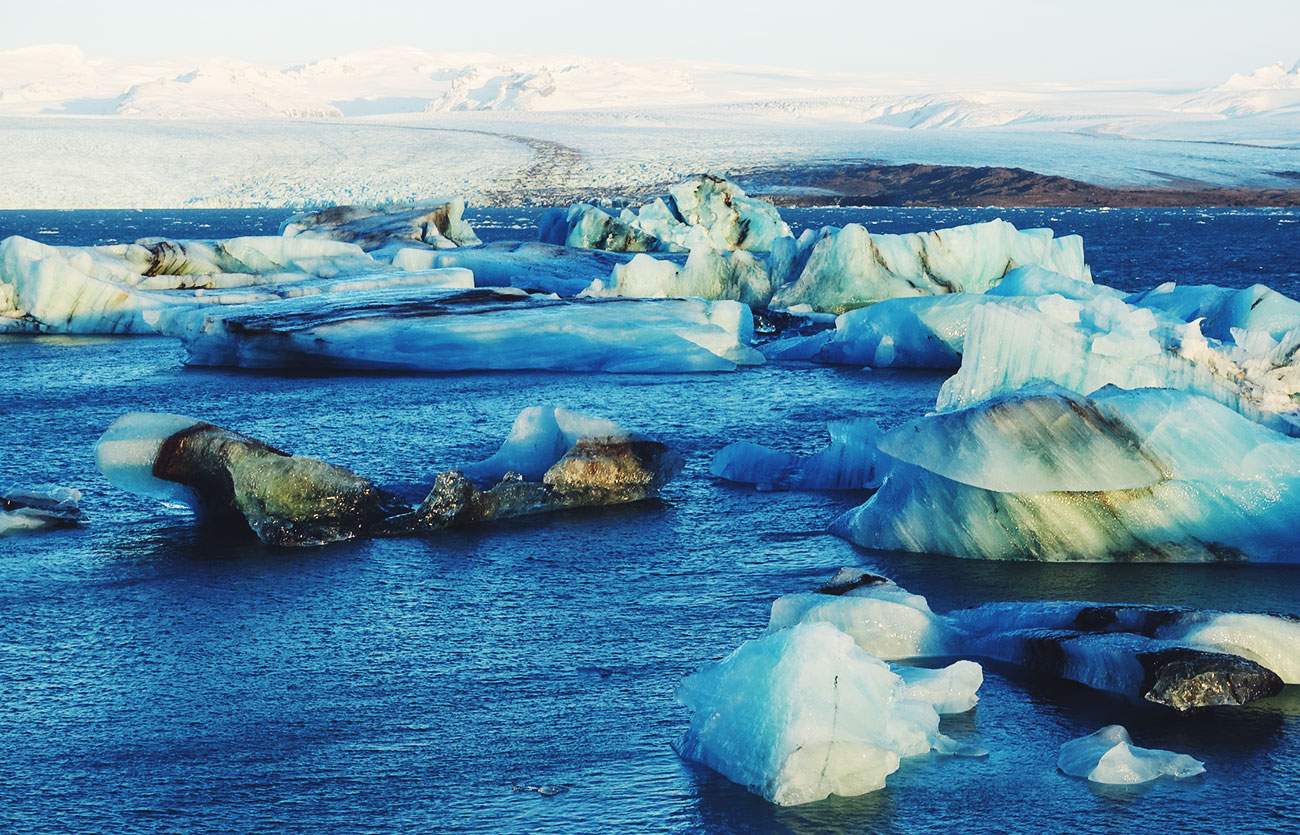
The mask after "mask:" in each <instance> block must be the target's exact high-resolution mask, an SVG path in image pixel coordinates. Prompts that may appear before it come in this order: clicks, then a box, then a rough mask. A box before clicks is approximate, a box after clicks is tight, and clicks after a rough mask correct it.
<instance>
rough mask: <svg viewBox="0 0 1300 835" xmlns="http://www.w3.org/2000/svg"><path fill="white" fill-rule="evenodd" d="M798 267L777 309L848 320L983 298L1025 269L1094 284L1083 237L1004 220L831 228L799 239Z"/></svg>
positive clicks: (782, 291) (781, 292)
mask: <svg viewBox="0 0 1300 835" xmlns="http://www.w3.org/2000/svg"><path fill="white" fill-rule="evenodd" d="M797 262H798V263H797V264H796V267H797V270H796V273H797V276H798V277H797V278H796V279H795V280H794V281H793V282H791V283H788V284H786V285H785V286H782V287H780V289H778V290H777V292H776V294H775V296H774V297H773V299H772V302H771V304H772V306H773V307H777V308H789V307H793V306H795V305H798V304H806V305H809V306H811V307H812V308H813V309H814V310H821V311H832V312H836V313H843V312H845V311H847V310H852V309H853V308H858V307H862V306H864V305H868V304H872V303H874V302H879V301H883V300H885V299H891V298H900V297H909V296H929V295H936V294H942V293H958V292H971V293H982V292H984V291H985V290H988V289H989V288H991V287H992V286H994V285H995V284H996V283H997V282H998V281H1000V280H1001V279H1002V278H1003V276H1005V275H1006V274H1007V273H1008V272H1010V271H1011V270H1014V269H1016V268H1017V267H1020V266H1024V265H1027V264H1037V265H1039V266H1042V267H1044V268H1046V269H1048V270H1051V271H1053V272H1056V273H1060V274H1061V275H1064V276H1066V277H1067V278H1071V279H1074V280H1076V281H1082V282H1091V281H1092V273H1091V271H1090V270H1089V269H1088V266H1087V264H1086V263H1085V262H1084V257H1083V240H1082V239H1081V238H1079V237H1078V236H1076V235H1068V236H1066V237H1063V238H1056V237H1055V236H1054V234H1053V232H1052V230H1050V229H1027V230H1024V231H1020V230H1017V229H1016V228H1015V227H1014V226H1013V225H1011V224H1010V223H1007V222H1006V221H1004V220H992V221H988V222H987V223H977V224H973V225H970V226H958V227H954V228H952V229H940V230H937V231H934V232H922V233H910V234H905V235H872V234H871V233H870V232H868V231H867V230H866V228H864V227H863V226H860V225H858V224H856V223H850V224H848V225H846V226H844V227H843V228H842V229H834V228H831V227H827V228H825V229H822V230H821V232H820V233H817V234H813V235H809V234H808V233H805V235H804V236H803V237H801V238H800V240H799V256H798V259H797ZM798 264H802V266H801V267H798Z"/></svg>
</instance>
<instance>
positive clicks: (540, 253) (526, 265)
mask: <svg viewBox="0 0 1300 835" xmlns="http://www.w3.org/2000/svg"><path fill="white" fill-rule="evenodd" d="M631 258H632V256H630V255H626V254H624V253H621V252H603V251H601V250H597V249H577V248H574V247H568V246H555V245H553V244H546V243H536V242H529V243H513V242H506V241H501V242H497V243H490V244H486V245H484V246H476V247H460V248H458V249H450V250H447V249H444V250H437V251H433V250H427V249H423V250H416V249H401V250H399V251H398V252H397V254H396V255H395V256H394V258H393V265H394V266H395V267H398V268H399V269H404V270H429V269H449V268H458V269H465V270H469V271H471V272H472V273H473V274H474V285H475V286H478V287H514V288H516V289H519V290H526V291H528V292H529V293H555V294H557V295H559V296H565V297H568V296H577V295H579V294H580V293H582V292H583V291H584V290H586V289H587V288H588V287H589V286H591V285H592V283H593V282H596V281H601V282H606V281H608V280H609V278H610V275H611V274H612V273H613V272H614V270H615V269H616V268H617V267H620V266H622V265H624V264H627V263H628V261H629V260H630V259H631Z"/></svg>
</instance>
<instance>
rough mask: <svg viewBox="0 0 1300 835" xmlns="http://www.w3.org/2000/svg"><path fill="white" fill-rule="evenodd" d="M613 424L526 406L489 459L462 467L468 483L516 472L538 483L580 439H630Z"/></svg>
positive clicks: (564, 410)
mask: <svg viewBox="0 0 1300 835" xmlns="http://www.w3.org/2000/svg"><path fill="white" fill-rule="evenodd" d="M629 437H631V436H630V435H629V434H628V433H627V432H626V431H625V430H624V429H622V428H621V427H620V426H619V425H618V424H616V423H614V422H613V421H609V420H605V419H604V418H597V417H590V416H588V415H584V414H580V413H578V412H571V411H569V410H568V409H561V408H556V407H554V406H529V407H528V408H526V409H524V410H523V411H522V412H520V413H519V415H518V416H517V417H516V418H515V422H514V424H513V425H512V426H511V427H510V434H509V435H508V436H507V437H506V439H505V441H504V442H503V443H502V444H501V448H500V449H498V450H497V451H496V452H495V453H494V454H493V455H491V456H490V457H488V458H486V459H484V460H482V461H479V462H478V463H476V464H470V465H469V466H467V467H462V468H461V472H463V473H464V474H465V475H466V476H467V477H468V478H470V479H471V480H486V481H488V482H496V481H500V480H501V479H502V478H504V477H505V475H506V473H512V472H513V473H519V474H520V475H522V476H523V477H524V478H525V479H527V480H529V481H540V480H541V479H542V476H543V475H545V474H546V471H547V470H549V469H550V468H551V467H553V466H554V465H555V462H556V461H559V460H560V458H561V457H562V456H563V455H564V453H565V452H567V451H568V450H569V448H570V447H572V446H573V445H574V444H576V443H577V442H578V441H579V440H581V439H583V438H623V439H626V438H629Z"/></svg>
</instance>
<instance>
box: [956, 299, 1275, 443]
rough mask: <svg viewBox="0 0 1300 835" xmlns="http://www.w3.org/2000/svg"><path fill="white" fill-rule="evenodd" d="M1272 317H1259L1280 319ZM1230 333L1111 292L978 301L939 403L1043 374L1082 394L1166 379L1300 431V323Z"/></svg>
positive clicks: (964, 401)
mask: <svg viewBox="0 0 1300 835" xmlns="http://www.w3.org/2000/svg"><path fill="white" fill-rule="evenodd" d="M1250 297H1253V296H1247V298H1250ZM1279 298H1284V297H1279ZM1287 301H1289V300H1287ZM1278 306H1280V307H1284V306H1285V305H1282V304H1281V303H1280V302H1278ZM1261 316H1263V314H1261ZM1228 321H1236V320H1235V319H1229V320H1228ZM1271 321H1272V322H1273V325H1271V326H1269V325H1268V324H1267V321H1265V320H1264V319H1262V318H1261V319H1260V320H1259V323H1261V324H1263V325H1265V326H1269V327H1273V326H1276V325H1277V324H1278V323H1279V322H1282V321H1283V320H1280V319H1274V320H1271ZM1232 337H1233V340H1234V342H1233V343H1228V342H1220V341H1218V340H1214V339H1207V338H1206V337H1205V336H1204V335H1203V334H1202V333H1201V330H1200V321H1199V320H1192V321H1191V322H1186V323H1184V322H1183V321H1182V320H1181V319H1178V318H1176V317H1175V316H1172V315H1171V314H1169V313H1167V312H1165V311H1164V310H1157V309H1154V308H1152V307H1139V306H1134V305H1131V304H1128V303H1126V302H1125V301H1123V300H1121V299H1118V298H1114V297H1111V296H1098V297H1096V298H1093V299H1090V300H1086V301H1074V300H1071V299H1066V298H1063V297H1061V296H1059V295H1056V294H1053V295H1046V296H1040V297H1038V298H1036V299H1031V300H1030V301H1029V303H1027V304H1021V305H1014V306H1013V305H998V304H986V305H982V306H977V307H976V308H975V309H974V311H973V312H972V314H971V317H970V321H969V325H968V330H967V333H966V341H965V343H964V347H963V352H962V362H961V367H960V369H959V370H958V371H957V373H956V374H955V375H953V377H952V378H950V379H949V380H948V381H947V382H946V383H944V386H943V388H942V389H941V390H940V393H939V398H938V403H937V406H938V408H939V409H940V410H941V411H943V410H951V409H959V408H963V407H966V406H970V405H973V404H975V403H978V402H979V401H982V400H985V399H987V398H989V397H992V396H993V395H996V394H1000V393H1004V392H1009V391H1014V390H1016V389H1019V388H1021V387H1022V386H1025V385H1028V384H1032V383H1039V382H1052V383H1057V384H1059V385H1061V386H1064V387H1065V388H1068V389H1071V390H1073V391H1077V392H1081V393H1084V394H1088V393H1090V392H1094V391H1096V390H1098V389H1100V388H1101V387H1102V386H1106V385H1116V386H1119V387H1121V388H1126V389H1136V388H1143V387H1163V388H1172V389H1180V390H1183V391H1187V392H1191V393H1194V394H1200V395H1204V396H1205V397H1209V398H1212V399H1214V400H1216V401H1218V402H1220V403H1223V404H1225V405H1227V406H1229V407H1230V408H1232V409H1235V410H1236V411H1238V412H1240V413H1241V414H1243V415H1245V416H1246V417H1248V418H1250V419H1251V420H1255V421H1258V422H1261V423H1264V424H1265V425H1268V426H1270V427H1273V428H1275V429H1278V430H1279V431H1284V432H1287V433H1288V434H1300V409H1297V398H1298V396H1300V362H1297V361H1296V354H1297V346H1300V327H1297V328H1293V329H1291V330H1289V331H1286V332H1284V333H1283V334H1282V335H1281V337H1280V338H1274V336H1273V335H1272V333H1271V332H1270V331H1268V330H1263V329H1261V330H1242V329H1240V328H1234V329H1233V330H1232Z"/></svg>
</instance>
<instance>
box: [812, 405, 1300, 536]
mask: <svg viewBox="0 0 1300 835" xmlns="http://www.w3.org/2000/svg"><path fill="white" fill-rule="evenodd" d="M879 448H880V450H881V451H882V452H883V453H885V454H887V455H889V456H891V457H892V458H894V459H896V460H897V462H898V463H897V464H895V466H894V467H893V469H892V470H891V471H890V473H889V475H888V477H887V478H886V479H885V482H884V484H883V485H882V486H881V488H880V490H879V491H877V492H876V494H875V495H874V496H873V497H872V498H871V499H870V500H869V501H867V502H866V503H865V504H864V505H862V506H861V507H859V508H857V509H855V510H852V511H850V512H849V513H847V514H845V515H844V516H842V517H841V518H840V519H839V520H837V521H836V522H835V523H834V525H833V526H832V531H833V532H834V533H836V534H838V535H840V536H843V537H845V538H848V539H851V540H853V541H854V542H856V543H857V544H859V545H862V546H865V547H868V548H878V549H883V550H895V551H915V552H925V553H932V554H944V555H948V556H955V557H969V558H983V559H1024V560H1055V561H1087V560H1093V561H1113V560H1142V559H1145V560H1161V561H1217V560H1264V561H1280V562H1287V561H1294V560H1295V559H1296V552H1295V549H1293V548H1292V547H1291V546H1290V544H1289V543H1290V539H1291V537H1290V530H1291V526H1292V521H1291V520H1292V519H1294V518H1295V516H1296V514H1297V513H1298V512H1300V478H1298V477H1297V475H1296V474H1297V473H1300V441H1297V440H1295V439H1293V438H1290V437H1287V436H1285V435H1282V434H1280V433H1278V432H1274V431H1272V430H1271V429H1267V428H1265V427H1263V426H1261V425H1259V424H1256V423H1253V422H1251V421H1249V420H1247V419H1245V418H1244V417H1242V416H1241V415H1240V414H1238V413H1237V412H1234V411H1233V410H1231V409H1229V408H1227V407H1225V406H1222V405H1220V404H1219V403H1216V402H1214V401H1213V400H1210V399H1208V398H1204V397H1199V396H1196V395H1192V394H1188V393H1185V392H1180V391H1173V390H1169V389H1137V390H1133V391H1124V390H1121V389H1115V388H1107V389H1105V390H1103V391H1101V392H1098V393H1096V394H1095V395H1094V396H1092V397H1082V396H1080V395H1076V394H1074V393H1072V392H1068V391H1064V390H1062V389H1059V388H1053V387H1046V388H1045V387H1035V388H1028V389H1024V390H1021V391H1018V392H1013V393H1010V394H1007V395H1003V396H1000V397H996V398H993V399H990V400H986V401H983V402H980V403H978V404H976V405H974V406H971V407H969V408H967V409H964V410H960V411H955V412H947V413H939V414H936V415H931V416H928V417H925V418H921V419H919V420H916V421H913V422H911V423H908V424H906V425H904V426H901V427H899V428H897V429H895V430H894V431H892V432H890V433H888V434H887V435H885V436H883V437H882V438H881V440H880V442H879Z"/></svg>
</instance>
